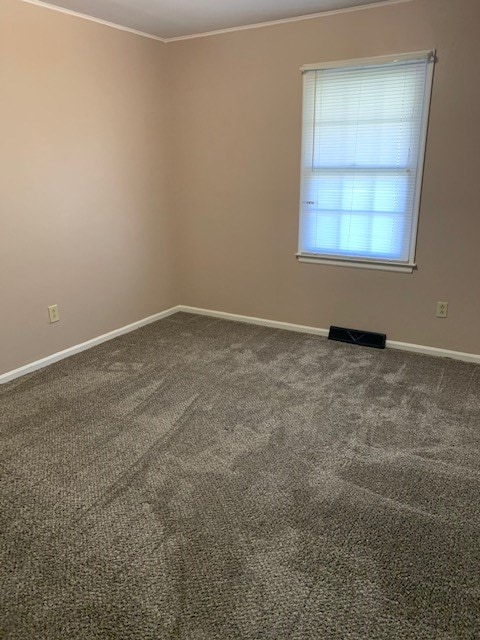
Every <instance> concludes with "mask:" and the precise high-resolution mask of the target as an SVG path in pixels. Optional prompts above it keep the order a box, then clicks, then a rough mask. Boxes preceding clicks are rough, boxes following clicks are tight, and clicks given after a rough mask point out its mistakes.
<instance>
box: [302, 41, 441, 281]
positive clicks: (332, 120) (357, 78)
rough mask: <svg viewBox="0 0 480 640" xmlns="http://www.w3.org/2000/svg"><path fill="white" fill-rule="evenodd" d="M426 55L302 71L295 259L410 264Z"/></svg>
mask: <svg viewBox="0 0 480 640" xmlns="http://www.w3.org/2000/svg"><path fill="white" fill-rule="evenodd" d="M433 60H434V56H433V54H432V53H428V54H427V53H423V54H412V55H405V56H400V57H397V58H396V59H392V58H391V57H388V58H385V59H382V58H380V59H378V58H377V59H372V60H368V61H356V62H350V63H346V64H342V63H340V64H339V65H338V66H337V65H333V66H328V65H327V68H306V69H305V70H304V97H303V145H302V196H301V212H300V243H299V244H300V247H299V254H298V255H299V258H300V259H302V257H303V258H309V259H315V258H317V259H319V258H323V259H330V260H335V259H337V260H341V261H344V260H354V261H365V262H374V263H375V262H377V263H395V264H398V265H399V266H401V265H404V266H406V267H412V266H413V265H414V259H415V238H416V228H417V218H418V208H419V201H420V187H421V178H422V165H423V157H424V149H425V140H426V130H427V118H428V106H429V101H430V91H431V82H432V76H433V74H432V69H433ZM410 270H411V269H410Z"/></svg>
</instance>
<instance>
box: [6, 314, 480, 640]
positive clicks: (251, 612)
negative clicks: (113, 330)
mask: <svg viewBox="0 0 480 640" xmlns="http://www.w3.org/2000/svg"><path fill="white" fill-rule="evenodd" d="M0 402H1V405H0V406H1V423H2V436H3V446H2V463H3V464H2V467H3V475H2V480H1V518H2V522H1V529H2V542H1V551H2V565H1V567H2V569H1V570H2V574H3V575H2V578H1V589H2V630H1V633H0V635H2V637H3V638H8V639H15V640H17V639H18V640H30V639H37V638H38V639H39V640H40V639H41V640H57V639H58V640H77V639H81V640H90V639H91V640H96V639H99V638H102V639H119V640H120V639H121V640H133V639H135V640H164V639H165V640H230V639H231V640H237V639H238V640H262V639H264V640H283V639H289V640H330V639H336V640H359V639H365V640H366V639H368V640H377V639H378V640H447V639H448V640H460V639H469V640H473V639H475V638H476V639H478V638H480V535H479V534H480V455H479V453H480V367H478V366H476V365H473V364H466V363H461V362H456V361H453V360H442V359H434V358H430V357H426V356H418V355H413V354H406V353H402V352H397V351H393V350H387V351H375V350H369V349H362V348H360V347H352V346H349V345H343V344H338V343H332V342H329V341H327V340H326V339H324V338H319V337H314V336H309V335H303V334H295V333H290V332H286V331H279V330H273V329H268V328H264V327H258V326H252V325H246V324H240V323H234V322H228V321H223V320H215V319H212V318H206V317H200V316H196V315H189V314H177V315H175V316H172V317H170V318H167V319H165V320H162V321H160V322H157V323H155V324H153V325H150V326H148V327H145V328H143V329H140V330H138V331H136V332H135V333H131V334H128V335H126V336H123V337H121V338H117V339H116V340H113V341H111V342H108V343H106V344H103V345H100V346H98V347H96V348H94V349H91V350H89V351H86V352H84V353H82V354H79V355H77V356H74V357H72V358H70V359H68V360H64V361H62V362H59V363H57V364H55V365H53V366H51V367H49V368H48V369H45V370H43V371H39V372H37V373H34V374H31V375H29V376H26V377H24V378H22V379H19V380H17V381H15V382H12V383H10V384H7V385H5V386H3V387H0Z"/></svg>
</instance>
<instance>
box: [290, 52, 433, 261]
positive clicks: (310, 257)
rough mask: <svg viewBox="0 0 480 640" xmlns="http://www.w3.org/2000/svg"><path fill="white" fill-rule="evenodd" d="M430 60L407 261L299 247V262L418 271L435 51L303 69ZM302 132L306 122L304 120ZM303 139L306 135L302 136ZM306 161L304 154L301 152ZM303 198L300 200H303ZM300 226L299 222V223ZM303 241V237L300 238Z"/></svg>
mask: <svg viewBox="0 0 480 640" xmlns="http://www.w3.org/2000/svg"><path fill="white" fill-rule="evenodd" d="M422 59H423V60H425V59H426V60H427V61H428V63H429V64H427V71H426V78H425V96H424V103H423V112H422V122H423V124H422V128H421V130H420V140H419V153H418V171H417V179H416V182H415V198H414V205H413V219H412V231H411V235H410V250H409V257H408V260H407V261H403V262H399V261H395V260H382V259H378V260H376V259H368V258H367V259H365V258H361V257H352V258H349V257H347V256H335V255H332V254H320V253H318V254H317V253H314V254H312V253H308V252H302V251H301V248H300V247H299V249H298V252H297V253H296V254H295V255H296V258H297V260H298V261H299V262H303V263H307V264H321V265H330V266H339V267H354V268H360V269H374V270H380V271H394V272H397V273H412V272H413V271H414V270H415V269H416V268H417V265H416V262H415V258H416V249H417V237H418V223H419V217H420V206H421V198H422V184H423V176H424V169H425V155H426V148H427V138H428V127H429V116H430V106H431V100H432V90H433V75H434V71H435V62H436V51H435V50H434V49H428V50H425V51H417V52H412V53H400V54H392V55H387V56H377V57H373V58H359V59H353V60H341V61H334V62H321V63H316V64H307V65H303V66H302V67H300V71H301V72H302V74H304V73H305V72H308V71H319V70H322V69H336V68H352V69H353V68H354V69H356V68H365V67H369V66H371V67H375V66H377V67H380V66H381V67H383V66H388V65H392V66H394V65H396V64H401V63H404V62H406V61H413V60H422ZM302 131H303V120H302ZM302 139H303V133H302ZM302 161H303V150H302ZM302 178H303V166H302V169H301V176H300V181H301V183H302ZM300 197H301V196H300ZM301 207H302V201H301V200H300V210H301ZM299 222H300V220H299ZM299 238H300V236H299Z"/></svg>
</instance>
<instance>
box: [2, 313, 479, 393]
mask: <svg viewBox="0 0 480 640" xmlns="http://www.w3.org/2000/svg"><path fill="white" fill-rule="evenodd" d="M179 311H183V312H184V313H194V314H197V315H201V316H209V317H211V318H221V319H224V320H232V321H234V322H244V323H246V324H256V325H259V326H262V327H271V328H272V329H283V330H285V331H295V332H296V333H308V334H311V335H314V336H324V337H325V336H328V329H322V328H320V327H311V326H307V325H301V324H292V323H291V322H281V321H279V320H267V319H266V318H256V317H254V316H242V315H239V314H238V313H227V312H226V311H214V310H213V309H202V308H200V307H190V306H188V305H183V304H180V305H177V306H176V307H171V308H170V309H166V310H165V311H161V312H160V313H156V314H154V315H153V316H148V317H147V318H143V319H142V320H137V322H132V323H131V324H127V325H126V326H124V327H120V328H119V329H115V330H114V331H110V332H109V333H104V334H103V335H101V336H97V337H96V338H92V339H91V340H87V341H86V342H82V343H81V344H76V345H74V346H73V347H69V348H68V349H64V350H63V351H58V352H57V353H53V354H52V355H50V356H47V357H46V358H42V359H41V360H36V361H35V362H31V363H30V364H26V365H24V366H23V367H19V368H18V369H13V370H12V371H7V372H6V373H3V374H1V375H0V385H1V384H6V383H7V382H11V381H12V380H15V379H16V378H20V377H21V376H24V375H26V374H27V373H33V372H34V371H38V370H39V369H43V368H45V367H48V366H49V365H51V364H53V363H54V362H58V361H59V360H63V359H65V358H69V357H70V356H73V355H75V354H76V353H80V352H81V351H86V350H87V349H91V348H92V347H95V346H96V345H98V344H102V342H108V340H113V338H117V337H118V336H122V335H124V334H126V333H130V332H131V331H135V330H136V329H140V327H144V326H145V325H147V324H151V323H152V322H157V320H162V319H163V318H168V316H171V315H173V314H174V313H178V312H179ZM387 348H389V349H398V350H400V351H410V352H412V353H422V354H424V355H428V356H435V357H437V358H452V359H454V360H461V361H463V362H473V363H476V364H480V354H478V355H477V354H475V353H463V352H461V351H450V350H449V349H440V348H438V347H429V346H425V345H420V344H410V343H408V342H397V341H395V340H387Z"/></svg>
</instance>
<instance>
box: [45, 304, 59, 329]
mask: <svg viewBox="0 0 480 640" xmlns="http://www.w3.org/2000/svg"><path fill="white" fill-rule="evenodd" d="M48 317H49V318H50V324H53V323H54V322H58V321H59V320H60V314H59V313H58V305H56V304H52V306H50V307H48Z"/></svg>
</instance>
